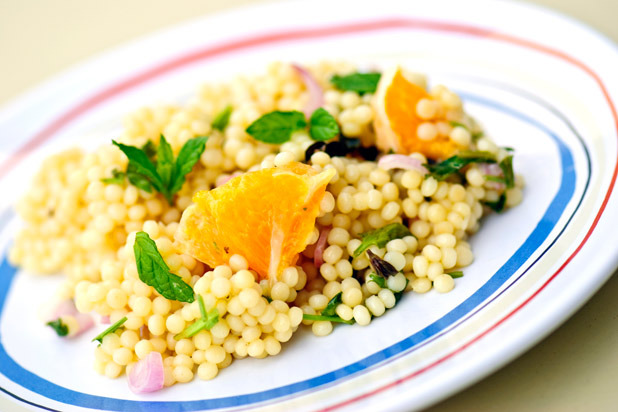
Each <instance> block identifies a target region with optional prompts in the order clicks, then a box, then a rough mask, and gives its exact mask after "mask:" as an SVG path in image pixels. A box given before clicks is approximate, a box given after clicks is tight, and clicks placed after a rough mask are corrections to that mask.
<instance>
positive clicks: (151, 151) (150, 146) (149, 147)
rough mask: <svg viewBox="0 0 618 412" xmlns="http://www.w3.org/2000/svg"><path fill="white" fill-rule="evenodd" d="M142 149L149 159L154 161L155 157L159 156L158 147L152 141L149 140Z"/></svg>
mask: <svg viewBox="0 0 618 412" xmlns="http://www.w3.org/2000/svg"><path fill="white" fill-rule="evenodd" d="M141 149H142V151H143V152H144V153H146V156H148V158H149V159H154V157H155V156H156V155H157V147H156V146H155V145H154V143H152V140H148V141H147V142H146V143H144V145H143V146H142V148H141Z"/></svg>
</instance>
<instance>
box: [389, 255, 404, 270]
mask: <svg viewBox="0 0 618 412" xmlns="http://www.w3.org/2000/svg"><path fill="white" fill-rule="evenodd" d="M384 260H385V261H387V262H388V263H390V264H391V265H393V266H394V267H395V269H397V270H402V269H403V267H404V266H405V265H406V258H405V257H404V256H403V254H402V253H400V252H386V254H385V255H384Z"/></svg>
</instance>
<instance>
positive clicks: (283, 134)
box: [246, 111, 307, 144]
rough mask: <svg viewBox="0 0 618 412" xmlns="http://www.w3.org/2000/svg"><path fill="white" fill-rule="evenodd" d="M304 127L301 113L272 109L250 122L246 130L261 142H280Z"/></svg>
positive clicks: (283, 141) (303, 116) (303, 118)
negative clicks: (272, 110)
mask: <svg viewBox="0 0 618 412" xmlns="http://www.w3.org/2000/svg"><path fill="white" fill-rule="evenodd" d="M305 127H307V120H306V119H305V115H304V114H303V113H301V112H299V111H289V112H284V111H274V112H270V113H266V114H265V115H263V116H262V117H260V118H259V119H257V120H256V121H254V122H253V123H251V124H250V125H249V127H247V130H246V132H247V133H248V134H250V135H251V136H253V138H254V139H256V140H259V141H261V142H264V143H271V144H281V143H285V142H287V141H288V140H290V138H291V137H292V133H294V132H295V131H297V130H301V129H304V128H305Z"/></svg>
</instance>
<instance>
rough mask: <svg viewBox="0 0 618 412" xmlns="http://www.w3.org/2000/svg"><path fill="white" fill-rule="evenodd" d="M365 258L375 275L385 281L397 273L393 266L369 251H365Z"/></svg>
mask: <svg viewBox="0 0 618 412" xmlns="http://www.w3.org/2000/svg"><path fill="white" fill-rule="evenodd" d="M367 256H369V264H371V267H372V268H373V270H375V272H376V275H378V276H381V277H383V278H384V279H386V278H388V277H389V276H394V275H396V274H397V273H399V271H398V270H397V269H395V267H394V266H393V265H391V264H390V263H388V262H387V261H386V260H384V259H382V258H380V257H379V256H378V255H376V254H375V253H373V252H372V251H371V249H367Z"/></svg>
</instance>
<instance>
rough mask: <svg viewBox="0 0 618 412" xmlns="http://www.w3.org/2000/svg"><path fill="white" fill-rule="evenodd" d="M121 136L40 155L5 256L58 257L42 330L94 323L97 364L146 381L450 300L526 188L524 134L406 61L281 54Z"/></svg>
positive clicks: (83, 328) (34, 261)
mask: <svg viewBox="0 0 618 412" xmlns="http://www.w3.org/2000/svg"><path fill="white" fill-rule="evenodd" d="M113 138H114V139H113V140H111V141H110V143H109V144H106V145H103V146H101V147H99V148H98V149H96V150H94V151H92V152H88V153H86V152H84V151H82V150H80V149H72V150H68V151H65V152H63V153H59V154H56V155H53V156H51V157H50V158H48V159H47V160H46V161H45V162H44V163H43V165H42V167H41V170H40V172H39V173H38V174H37V175H36V177H35V179H34V181H33V184H32V187H31V188H30V189H29V190H28V192H27V193H26V195H25V196H24V197H23V199H22V200H21V201H20V202H19V204H18V205H17V210H18V212H19V214H20V216H21V217H22V219H23V221H24V225H23V228H22V229H21V231H20V232H19V233H18V235H17V237H16V239H15V242H14V244H13V246H12V249H11V251H10V255H9V258H10V260H11V262H12V263H13V264H15V265H19V266H21V267H22V268H23V269H25V270H27V271H29V272H35V273H41V274H50V275H51V274H56V273H60V274H59V275H54V276H61V277H62V278H63V283H62V287H61V288H60V289H59V290H58V291H57V293H56V294H55V295H54V296H50V303H49V304H48V305H47V306H46V309H45V310H44V315H43V316H42V317H43V319H42V320H43V324H44V325H47V326H44V327H49V330H50V339H57V338H58V337H59V338H60V339H71V338H74V337H76V336H79V335H80V334H84V333H85V334H88V335H93V336H94V335H96V333H99V334H98V335H96V336H95V337H94V339H92V341H93V342H95V343H91V344H92V345H93V350H94V359H95V360H94V368H95V370H96V371H97V372H99V373H100V374H102V375H105V376H107V377H109V378H117V377H119V376H121V375H126V376H127V382H128V386H129V388H130V389H131V390H132V391H134V392H136V393H146V392H153V391H157V390H160V389H162V388H164V387H166V386H171V385H174V384H176V383H184V382H189V381H192V380H193V379H194V377H195V376H196V375H197V376H198V377H199V378H200V379H204V380H209V379H213V378H214V377H215V376H217V374H218V373H219V371H220V370H221V369H223V368H226V367H228V366H229V365H230V364H231V363H232V362H233V361H234V360H235V359H242V358H244V357H248V356H249V357H254V358H264V357H267V356H273V355H277V354H278V353H279V352H281V350H282V349H283V346H284V343H285V342H287V341H289V340H290V339H292V337H293V335H294V333H295V332H296V331H297V330H298V329H299V328H301V327H307V328H311V330H312V331H313V333H314V334H315V335H317V336H326V335H329V334H330V333H331V332H332V330H333V328H334V327H341V328H351V327H358V326H365V325H369V324H370V323H371V322H372V321H374V320H376V319H377V318H379V317H381V316H383V315H384V314H385V313H386V312H388V310H391V309H393V308H394V307H395V306H397V304H398V302H399V301H400V300H401V299H414V294H420V293H435V294H434V295H433V297H432V299H435V300H436V301H438V300H440V299H443V298H444V297H443V296H441V295H440V294H442V293H447V292H449V291H451V290H452V289H453V288H454V287H455V286H456V284H457V283H458V282H465V281H466V276H465V268H466V267H467V266H468V265H469V264H470V263H471V262H472V261H473V259H474V256H473V253H472V250H471V246H470V244H469V243H468V238H469V236H471V235H473V234H474V233H475V232H476V231H478V230H479V228H480V223H481V218H482V217H483V216H484V215H486V214H488V213H502V212H504V211H505V210H506V209H508V208H509V207H513V206H516V205H517V204H518V203H520V201H521V200H522V188H523V181H522V179H521V177H520V176H518V175H516V174H515V173H514V170H513V156H514V153H513V149H511V148H508V147H499V146H497V145H496V144H495V143H494V142H493V141H492V140H491V138H490V137H489V136H488V135H486V134H485V133H484V131H483V130H482V128H481V126H480V124H479V123H478V122H477V121H476V120H475V119H474V118H473V117H471V116H470V115H469V114H468V113H466V112H465V111H464V105H463V103H462V101H461V99H460V98H459V97H458V96H457V95H456V94H455V93H453V92H452V91H450V90H449V89H448V88H447V87H445V86H442V85H437V86H433V87H430V88H428V87H427V79H426V78H425V77H424V76H423V75H420V74H415V73H412V72H410V71H409V70H408V69H407V68H403V67H393V68H387V69H385V70H383V71H374V72H362V71H359V70H357V68H355V67H354V65H352V64H348V63H331V62H322V63H319V64H315V65H307V66H300V65H296V64H288V63H274V64H272V65H270V66H269V67H268V69H267V71H266V72H265V73H263V74H260V75H255V76H253V77H239V78H237V79H235V80H232V81H231V82H229V83H217V84H210V85H206V86H204V87H203V88H202V89H201V90H200V91H199V93H198V94H197V95H196V96H195V97H194V98H193V99H192V100H190V101H189V102H187V103H186V104H185V105H182V106H160V107H153V108H143V109H140V110H139V111H137V112H136V113H134V114H133V115H131V116H130V117H128V118H127V121H126V125H125V128H124V131H123V132H122V133H121V134H120V135H119V136H114V137H113ZM460 278H461V279H460ZM436 292H437V293H436ZM395 310H396V309H395ZM303 325H304V326H303ZM337 325H338V326H337ZM95 330H96V331H95ZM56 336H57V337H56Z"/></svg>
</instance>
